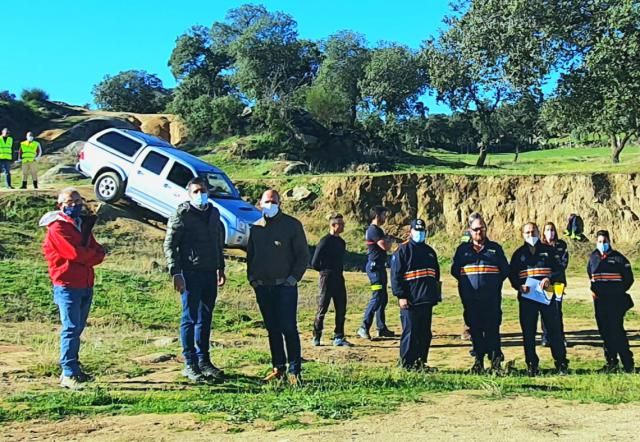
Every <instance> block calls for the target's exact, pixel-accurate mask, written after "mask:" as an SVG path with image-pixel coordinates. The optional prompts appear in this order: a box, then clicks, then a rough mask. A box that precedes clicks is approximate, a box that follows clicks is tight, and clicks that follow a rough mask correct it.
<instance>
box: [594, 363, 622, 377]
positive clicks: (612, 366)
mask: <svg viewBox="0 0 640 442" xmlns="http://www.w3.org/2000/svg"><path fill="white" fill-rule="evenodd" d="M618 369H619V366H618V361H616V362H607V363H606V364H605V365H604V366H603V367H602V368H601V369H599V370H598V373H604V374H611V373H617V372H618Z"/></svg>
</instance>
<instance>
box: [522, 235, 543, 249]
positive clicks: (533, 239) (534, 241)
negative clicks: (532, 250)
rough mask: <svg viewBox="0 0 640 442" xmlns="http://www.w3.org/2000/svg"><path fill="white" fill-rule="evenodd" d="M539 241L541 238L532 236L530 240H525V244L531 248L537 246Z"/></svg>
mask: <svg viewBox="0 0 640 442" xmlns="http://www.w3.org/2000/svg"><path fill="white" fill-rule="evenodd" d="M539 239H540V238H538V237H537V236H530V237H529V238H527V239H525V240H524V242H526V243H527V244H529V245H530V246H531V247H535V246H536V244H538V240H539Z"/></svg>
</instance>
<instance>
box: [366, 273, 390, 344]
mask: <svg viewBox="0 0 640 442" xmlns="http://www.w3.org/2000/svg"><path fill="white" fill-rule="evenodd" d="M367 276H368V277H369V282H370V283H371V299H370V300H369V304H367V308H366V309H365V311H364V318H363V319H362V328H364V329H365V330H367V331H369V329H370V328H371V325H372V324H373V317H374V315H375V317H376V327H377V329H378V330H385V329H386V328H387V324H386V315H385V309H386V308H387V303H388V302H389V295H388V294H387V270H386V269H385V267H384V263H377V264H375V263H372V262H367Z"/></svg>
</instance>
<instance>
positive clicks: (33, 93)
mask: <svg viewBox="0 0 640 442" xmlns="http://www.w3.org/2000/svg"><path fill="white" fill-rule="evenodd" d="M20 98H21V99H22V101H35V102H38V103H42V102H43V101H47V100H48V99H49V94H47V93H46V92H45V91H44V90H43V89H40V88H37V87H34V88H32V89H23V91H22V93H21V94H20Z"/></svg>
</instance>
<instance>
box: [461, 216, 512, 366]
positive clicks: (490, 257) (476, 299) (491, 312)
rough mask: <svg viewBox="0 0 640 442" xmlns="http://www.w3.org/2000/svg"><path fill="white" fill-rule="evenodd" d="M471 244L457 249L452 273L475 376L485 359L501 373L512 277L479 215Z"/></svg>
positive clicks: (471, 220)
mask: <svg viewBox="0 0 640 442" xmlns="http://www.w3.org/2000/svg"><path fill="white" fill-rule="evenodd" d="M469 232H470V235H471V241H469V242H466V243H462V244H460V245H459V246H458V249H457V250H456V253H455V255H454V257H453V263H452V265H451V274H452V275H453V277H454V278H456V279H457V280H458V292H459V294H460V299H461V300H462V306H463V308H464V322H465V324H467V325H468V326H469V332H470V334H471V340H472V342H473V353H474V356H475V362H474V364H473V367H472V368H471V371H472V373H476V374H479V373H482V372H483V371H484V357H485V355H488V356H489V359H490V360H491V368H492V370H493V371H495V372H499V371H500V368H501V367H500V363H501V362H502V352H501V349H500V324H501V323H502V283H503V281H504V280H505V279H506V278H507V276H509V263H508V262H507V258H506V257H505V255H504V251H503V250H502V247H501V246H500V245H499V244H498V243H495V242H493V241H490V240H489V239H488V238H487V225H486V223H485V221H484V219H483V218H482V216H481V215H480V214H479V213H473V214H471V215H470V216H469Z"/></svg>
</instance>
